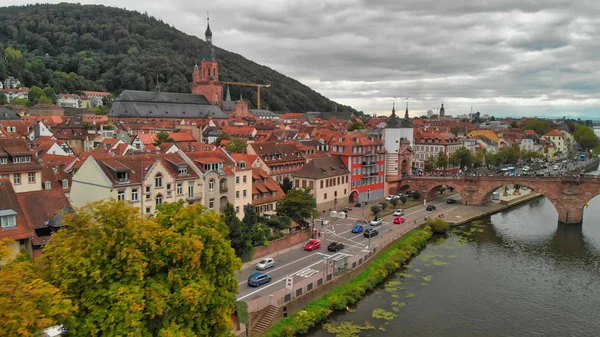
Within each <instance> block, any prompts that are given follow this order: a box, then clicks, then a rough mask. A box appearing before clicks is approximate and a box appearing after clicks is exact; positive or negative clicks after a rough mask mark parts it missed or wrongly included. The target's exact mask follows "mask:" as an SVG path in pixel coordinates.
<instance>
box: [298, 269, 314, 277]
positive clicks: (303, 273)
mask: <svg viewBox="0 0 600 337" xmlns="http://www.w3.org/2000/svg"><path fill="white" fill-rule="evenodd" d="M318 272H319V271H318V270H314V269H310V268H304V269H302V270H301V271H299V272H297V273H296V274H294V275H297V276H302V277H311V276H313V275H314V274H316V273H318Z"/></svg>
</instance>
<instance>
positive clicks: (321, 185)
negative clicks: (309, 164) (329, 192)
mask: <svg viewBox="0 0 600 337" xmlns="http://www.w3.org/2000/svg"><path fill="white" fill-rule="evenodd" d="M321 188H323V180H321Z"/></svg>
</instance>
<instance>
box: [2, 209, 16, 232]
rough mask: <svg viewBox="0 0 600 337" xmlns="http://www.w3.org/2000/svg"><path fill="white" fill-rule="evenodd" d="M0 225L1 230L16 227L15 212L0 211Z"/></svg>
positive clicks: (8, 210)
mask: <svg viewBox="0 0 600 337" xmlns="http://www.w3.org/2000/svg"><path fill="white" fill-rule="evenodd" d="M0 225H1V227H2V228H3V229H4V228H14V227H17V212H15V211H13V210H12V209H5V210H2V211H0Z"/></svg>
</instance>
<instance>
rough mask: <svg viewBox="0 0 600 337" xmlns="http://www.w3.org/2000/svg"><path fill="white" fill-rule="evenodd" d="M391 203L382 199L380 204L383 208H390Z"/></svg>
mask: <svg viewBox="0 0 600 337" xmlns="http://www.w3.org/2000/svg"><path fill="white" fill-rule="evenodd" d="M389 205H390V204H388V203H387V201H382V202H381V203H380V204H379V206H381V209H386V208H388V206H389Z"/></svg>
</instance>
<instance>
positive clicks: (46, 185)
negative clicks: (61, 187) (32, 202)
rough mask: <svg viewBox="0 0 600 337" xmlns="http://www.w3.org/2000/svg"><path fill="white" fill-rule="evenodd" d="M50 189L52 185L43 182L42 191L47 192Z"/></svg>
mask: <svg viewBox="0 0 600 337" xmlns="http://www.w3.org/2000/svg"><path fill="white" fill-rule="evenodd" d="M50 188H52V185H51V184H50V182H49V181H46V182H44V189H46V190H49V189H50Z"/></svg>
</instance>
